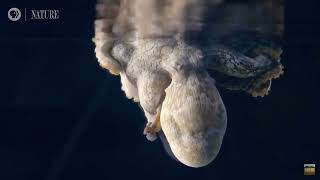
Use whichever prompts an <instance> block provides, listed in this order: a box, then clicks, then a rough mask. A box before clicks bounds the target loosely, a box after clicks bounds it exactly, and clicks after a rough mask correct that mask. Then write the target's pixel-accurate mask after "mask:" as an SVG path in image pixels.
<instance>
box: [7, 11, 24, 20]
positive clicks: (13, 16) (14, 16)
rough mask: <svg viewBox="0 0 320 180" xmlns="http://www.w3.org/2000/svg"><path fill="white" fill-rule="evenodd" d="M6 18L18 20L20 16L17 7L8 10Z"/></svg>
mask: <svg viewBox="0 0 320 180" xmlns="http://www.w3.org/2000/svg"><path fill="white" fill-rule="evenodd" d="M8 18H9V19H10V20H11V21H18V20H19V19H20V18H21V11H20V9H18V8H11V9H9V11H8Z"/></svg>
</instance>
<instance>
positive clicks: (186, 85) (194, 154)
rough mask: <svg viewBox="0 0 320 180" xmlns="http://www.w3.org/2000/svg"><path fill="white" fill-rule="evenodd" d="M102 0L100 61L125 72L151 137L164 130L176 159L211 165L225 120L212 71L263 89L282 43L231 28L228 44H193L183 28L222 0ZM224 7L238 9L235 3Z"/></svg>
mask: <svg viewBox="0 0 320 180" xmlns="http://www.w3.org/2000/svg"><path fill="white" fill-rule="evenodd" d="M101 1H102V3H100V4H98V5H97V20H96V21H95V37H94V42H95V45H96V48H95V52H96V57H97V58H98V62H99V63H100V65H101V66H102V67H103V68H105V69H107V70H109V72H110V73H112V74H114V75H120V78H121V84H122V88H121V89H122V90H123V91H124V92H125V94H126V96H127V97H128V98H129V99H132V100H133V101H135V102H137V103H139V104H140V105H141V107H142V109H143V111H144V113H145V116H146V118H147V122H148V123H147V125H146V129H145V132H144V133H145V135H146V137H147V139H149V140H150V141H154V140H155V139H156V138H157V133H161V138H162V137H163V136H162V135H163V134H164V136H165V141H167V144H166V145H169V147H170V148H169V149H170V151H172V153H171V152H170V153H169V154H173V155H174V159H177V160H179V161H180V162H181V163H183V164H185V165H187V166H190V167H202V166H206V165H207V164H209V163H210V162H211V161H213V160H214V158H215V157H216V156H217V154H218V152H219V150H220V147H221V144H222V141H223V137H224V134H225V131H226V126H227V114H226V109H225V107H224V104H223V102H222V99H221V97H220V95H219V92H218V90H217V88H216V86H215V80H214V79H213V77H215V78H216V80H217V82H219V83H220V84H221V85H224V87H225V88H227V89H228V88H229V89H238V90H243V91H247V92H249V93H250V94H251V95H253V96H264V95H266V94H267V93H268V91H269V89H270V85H271V80H272V79H275V78H278V77H279V75H280V74H282V68H283V67H282V65H281V63H280V55H281V52H282V51H281V49H279V48H277V47H275V46H273V45H271V44H272V43H271V44H270V43H266V41H264V40H263V41H259V40H260V38H256V36H254V35H253V34H252V33H250V36H249V39H246V40H239V38H238V37H242V36H239V35H241V33H240V34H238V33H235V34H233V33H231V32H232V31H229V32H230V33H231V35H232V36H231V39H230V40H232V42H234V43H231V45H230V44H228V43H227V44H226V46H225V45H224V44H223V43H224V42H225V39H223V38H222V46H219V45H218V46H216V44H217V43H218V44H219V43H220V41H218V40H217V41H213V42H214V43H213V44H210V45H206V46H205V47H195V46H192V45H190V44H188V42H187V41H186V39H185V38H184V35H185V32H186V31H187V30H192V31H194V30H200V29H201V27H202V21H201V20H202V15H201V14H202V11H203V10H204V9H205V4H207V5H208V4H210V2H211V3H213V2H214V3H217V4H219V3H221V2H222V1H219V0H208V1H205V0H201V1H200V0H161V1H160V0H148V2H147V1H146V0H101ZM160 5H161V6H162V7H159V6H160ZM219 7H220V8H221V7H222V6H219ZM236 7H238V6H236ZM236 9H241V8H240V7H238V8H236ZM214 12H216V11H214ZM224 12H226V15H232V16H229V17H233V15H234V12H238V11H234V10H233V9H231V10H228V9H225V10H224ZM239 12H240V11H239ZM246 12H247V11H246ZM253 12H255V11H253ZM241 13H245V12H244V11H241ZM221 14H222V15H223V14H224V13H221ZM238 16H239V15H237V17H238ZM226 17H228V16H226ZM252 17H256V15H255V14H253V15H252ZM234 19H236V20H237V21H238V20H239V19H238V18H234ZM242 19H245V20H248V21H249V19H247V18H242ZM227 22H229V21H227ZM250 22H251V20H250ZM254 22H256V21H254ZM227 24H228V23H227ZM231 24H234V23H233V21H232V23H231ZM244 25H246V23H244ZM228 26H229V25H226V26H223V27H224V28H227V27H228ZM215 27H216V26H215ZM216 28H217V27H216ZM254 29H256V28H254ZM271 29H272V28H271ZM214 32H216V31H213V33H212V35H219V33H214ZM222 32H224V29H223V28H222ZM266 32H269V31H266ZM220 33H221V32H220ZM222 34H224V33H222ZM226 34H228V33H226ZM251 34H252V35H251ZM251 37H252V38H251ZM240 39H241V38H240ZM242 42H249V43H247V44H246V43H242ZM267 42H268V41H267ZM233 45H234V46H233ZM249 52H254V53H249ZM248 53H249V54H251V55H252V54H253V55H252V57H251V56H249V55H247V54H248ZM209 72H210V75H209ZM216 72H219V73H221V74H224V75H226V76H228V77H234V78H238V80H239V81H235V82H237V83H235V84H232V83H231V84H229V83H228V82H225V81H224V80H223V78H222V80H219V78H218V77H217V76H215V75H212V74H211V73H213V74H215V73H216ZM246 78H250V79H246ZM218 80H219V81H218ZM162 132H163V134H162Z"/></svg>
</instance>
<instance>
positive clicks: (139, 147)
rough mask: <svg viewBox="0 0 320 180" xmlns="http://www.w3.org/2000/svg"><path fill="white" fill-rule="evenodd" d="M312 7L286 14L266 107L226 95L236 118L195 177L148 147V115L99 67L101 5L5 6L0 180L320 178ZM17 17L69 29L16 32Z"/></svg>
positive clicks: (0, 23) (297, 4)
mask: <svg viewBox="0 0 320 180" xmlns="http://www.w3.org/2000/svg"><path fill="white" fill-rule="evenodd" d="M316 2H317V1H304V2H301V1H294V0H292V1H287V2H286V4H285V32H284V47H283V51H284V53H283V55H282V63H283V65H284V67H285V69H284V71H285V73H284V75H283V76H282V77H281V78H279V79H277V80H275V81H273V84H272V90H271V93H270V95H268V96H266V97H264V98H253V97H250V96H249V95H248V94H246V93H243V92H234V91H227V90H222V89H219V91H220V93H221V96H222V98H223V100H224V103H225V106H226V109H227V113H228V127H227V132H226V135H225V138H224V141H223V144H222V148H221V150H220V153H219V155H218V157H217V158H216V159H215V160H214V161H213V162H212V163H211V164H209V165H208V166H206V167H203V168H199V169H193V168H189V167H186V166H184V165H182V164H180V163H179V162H177V161H174V160H172V159H171V158H170V157H169V156H168V155H167V154H166V152H165V150H164V148H163V147H162V143H161V142H160V141H159V140H157V141H155V142H153V143H151V142H149V141H148V140H147V139H146V138H145V137H144V135H143V134H142V132H143V128H144V125H145V122H146V119H145V117H144V114H143V112H142V111H141V110H140V108H139V106H137V105H136V104H135V103H133V102H132V101H131V100H129V99H127V98H126V97H125V95H124V92H122V91H121V90H120V89H121V86H120V80H119V77H116V76H112V75H111V74H109V73H108V72H107V71H105V70H103V69H102V68H101V67H99V65H98V63H97V60H96V57H95V54H94V44H93V43H92V41H91V38H92V37H93V35H94V32H93V21H94V19H95V9H94V8H95V7H94V6H95V2H94V1H88V0H87V1H81V2H80V1H75V0H71V1H62V0H59V1H49V2H46V1H36V0H31V1H27V2H24V1H20V2H19V1H18V0H17V1H10V2H3V1H1V3H0V10H1V11H0V12H1V14H0V38H1V51H0V52H1V54H2V57H1V60H0V69H1V70H0V84H1V85H0V179H1V180H11V179H14V180H15V179H17V180H29V179H30V180H35V179H41V180H47V179H48V180H56V179H59V180H60V179H66V180H67V179H68V180H69V179H77V180H81V179H86V180H88V179H93V180H100V179H101V180H102V179H150V180H152V179H185V180H187V179H201V180H205V179H213V180H215V179H217V180H220V179H221V180H228V179H249V180H250V179H254V180H255V179H303V164H304V163H315V164H316V166H317V164H318V167H319V166H320V140H319V138H320V137H319V127H320V126H319V125H320V123H319V121H320V120H319V115H318V114H319V112H318V111H319V110H318V108H319V105H318V102H319V100H320V98H319V90H320V89H319V85H320V81H319V77H320V76H319V75H320V73H319V72H320V70H319V67H320V45H319V40H320V31H319V27H320V24H319V23H320V16H319V15H317V14H316V13H317V11H318V9H319V8H318V7H319V6H318V5H317V4H316ZM11 7H18V8H20V9H24V8H27V9H59V10H60V13H61V17H60V19H59V20H56V21H46V20H44V21H19V22H16V23H14V22H10V21H9V20H8V18H7V11H8V9H10V8H11ZM318 176H319V175H318Z"/></svg>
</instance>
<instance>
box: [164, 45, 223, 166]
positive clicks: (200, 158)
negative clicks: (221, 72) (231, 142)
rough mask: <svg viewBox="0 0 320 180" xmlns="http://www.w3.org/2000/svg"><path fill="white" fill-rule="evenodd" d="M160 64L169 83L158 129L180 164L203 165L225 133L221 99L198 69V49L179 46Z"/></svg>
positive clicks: (211, 81)
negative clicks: (168, 75) (162, 64)
mask: <svg viewBox="0 0 320 180" xmlns="http://www.w3.org/2000/svg"><path fill="white" fill-rule="evenodd" d="M164 64H165V65H164V68H165V69H167V70H168V71H169V72H170V74H172V82H171V84H170V86H169V87H168V88H167V89H166V90H165V91H166V97H165V99H164V101H163V104H162V110H161V117H160V120H161V121H160V122H161V127H162V130H163V132H164V134H165V136H166V137H167V140H168V142H169V145H170V147H171V150H172V152H173V154H174V155H175V157H176V158H177V159H178V160H179V161H180V162H182V163H183V164H185V165H187V166H191V167H202V166H205V165H207V164H209V163H210V162H211V161H212V160H213V159H214V158H215V157H216V156H217V154H218V152H219V150H220V146H221V143H222V139H223V136H224V134H225V131H226V125H227V114H226V110H225V107H224V104H223V102H222V99H221V97H220V95H219V92H218V90H217V89H216V87H215V85H214V84H215V83H214V80H213V79H212V78H211V77H210V76H209V75H208V73H207V72H206V71H204V69H202V68H203V65H202V57H201V52H200V51H199V50H197V49H193V48H190V47H188V46H185V45H184V44H179V45H178V46H177V47H176V48H175V49H174V52H173V53H172V54H171V55H170V57H169V58H168V59H167V60H166V61H164Z"/></svg>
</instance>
